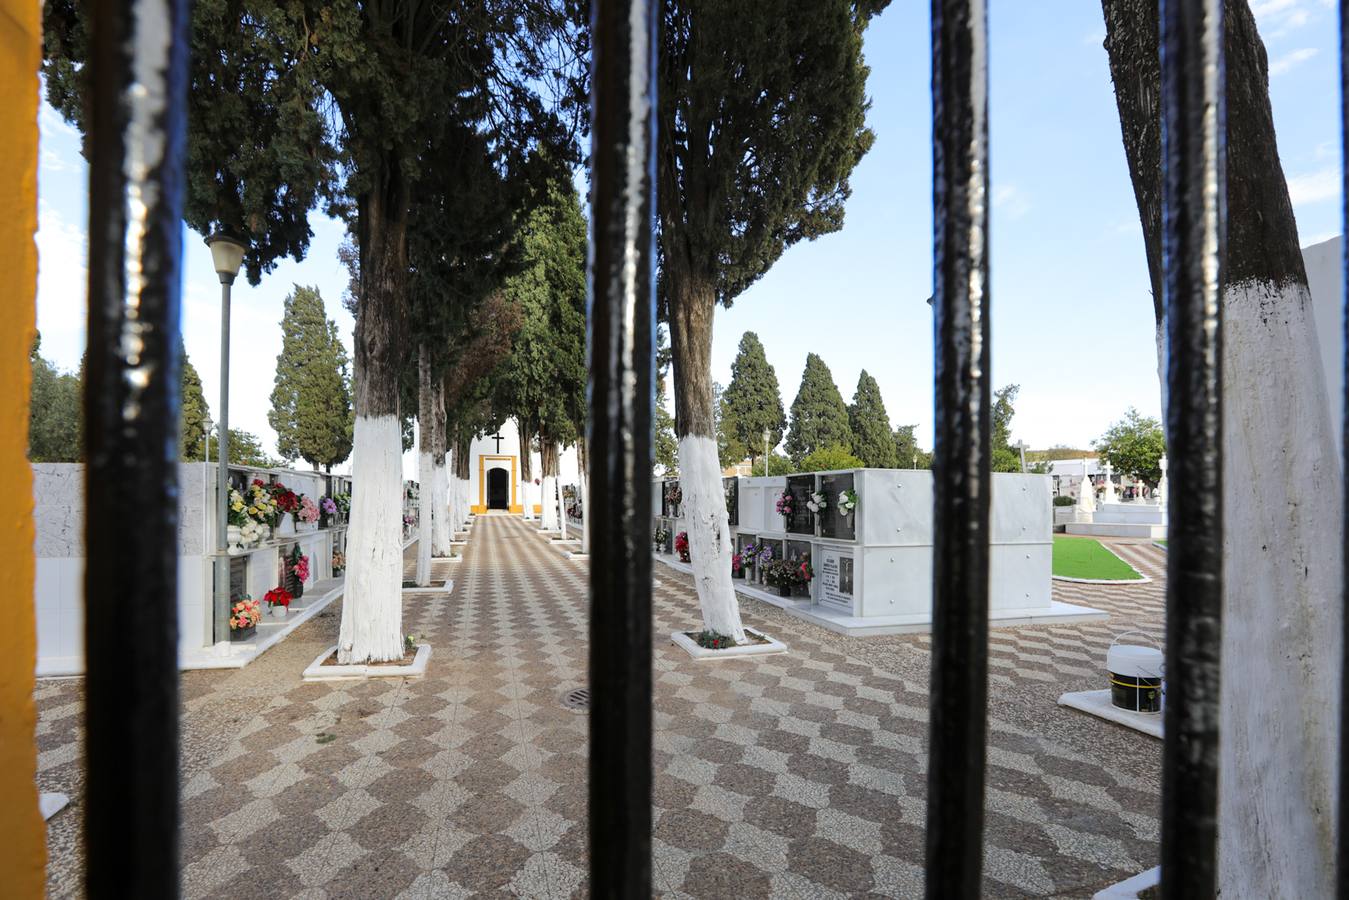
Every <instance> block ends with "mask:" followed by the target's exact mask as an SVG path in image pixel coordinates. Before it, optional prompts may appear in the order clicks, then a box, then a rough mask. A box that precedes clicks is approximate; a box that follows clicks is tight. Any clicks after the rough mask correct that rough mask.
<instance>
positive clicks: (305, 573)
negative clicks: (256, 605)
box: [282, 544, 309, 597]
mask: <svg viewBox="0 0 1349 900" xmlns="http://www.w3.org/2000/svg"><path fill="white" fill-rule="evenodd" d="M282 572H283V574H284V576H285V577H284V578H282V584H283V586H284V587H285V588H286V589H287V590H288V591H290V594H291V596H292V597H303V596H304V583H305V579H307V578H308V577H309V557H307V556H305V555H304V554H303V553H301V552H300V545H299V544H296V545H295V549H293V550H292V551H291V552H290V553H288V554H287V555H286V556H285V558H284V559H283V561H282Z"/></svg>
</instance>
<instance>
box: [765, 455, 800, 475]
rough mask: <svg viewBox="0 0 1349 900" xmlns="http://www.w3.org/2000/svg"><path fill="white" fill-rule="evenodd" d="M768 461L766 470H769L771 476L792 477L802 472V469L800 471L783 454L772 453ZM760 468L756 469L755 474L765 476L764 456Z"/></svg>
mask: <svg viewBox="0 0 1349 900" xmlns="http://www.w3.org/2000/svg"><path fill="white" fill-rule="evenodd" d="M767 459H768V465H767V467H766V468H767V469H768V474H769V475H792V474H794V473H796V472H799V471H802V470H801V469H798V468H797V467H796V464H795V463H793V462H792V461H791V460H790V459H788V458H787V457H785V456H783V455H782V454H781V453H770V454H768V457H767ZM758 466H759V468H757V469H755V470H754V473H753V474H755V475H763V474H764V468H765V466H764V457H762V456H761V457H759V461H758Z"/></svg>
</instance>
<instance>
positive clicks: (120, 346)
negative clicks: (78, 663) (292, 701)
mask: <svg viewBox="0 0 1349 900" xmlns="http://www.w3.org/2000/svg"><path fill="white" fill-rule="evenodd" d="M91 11H92V17H93V18H92V48H91V58H90V65H91V66H92V67H93V72H92V74H93V77H92V78H91V79H90V84H91V87H92V98H91V104H90V130H89V135H90V140H89V143H88V146H89V148H90V152H91V156H90V160H89V340H88V364H87V370H86V381H85V398H84V410H85V411H84V433H85V460H86V466H85V496H86V516H85V535H84V537H85V547H86V555H87V563H86V568H85V580H84V595H85V660H86V677H85V680H84V684H85V691H86V702H85V752H84V763H85V766H86V772H87V779H88V780H87V784H86V787H85V811H84V828H85V835H86V840H85V867H86V868H85V873H86V874H85V879H86V889H87V892H88V894H89V896H91V897H99V896H126V897H151V898H152V897H175V896H177V895H178V873H179V866H178V621H177V619H178V606H177V597H178V577H177V547H178V472H177V467H176V465H177V461H178V371H179V357H178V341H179V319H178V316H179V290H180V285H181V281H182V228H183V225H182V213H183V194H184V190H185V182H184V159H185V154H186V134H187V129H186V125H187V106H186V98H187V93H186V89H187V46H188V44H187V33H188V31H187V26H188V4H187V3H186V2H185V0H117V2H108V3H96V4H93V5H92V7H91ZM131 510H134V511H135V517H136V527H135V528H127V527H125V526H126V521H127V516H128V514H129V511H131Z"/></svg>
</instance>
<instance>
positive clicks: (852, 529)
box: [816, 472, 857, 541]
mask: <svg viewBox="0 0 1349 900" xmlns="http://www.w3.org/2000/svg"><path fill="white" fill-rule="evenodd" d="M851 490H853V473H852V472H840V473H839V474H837V475H821V476H820V493H822V494H824V495H825V497H827V498H828V499H829V505H828V506H826V507H825V508H824V509H823V510H821V511H820V514H819V515H818V516H816V518H817V519H819V521H820V537H827V538H838V539H840V540H845V541H851V540H854V539H855V538H856V536H857V513H856V511H854V512H853V513H851V514H849V515H844V514H843V513H841V512H840V511H839V508H838V497H839V494H842V493H843V492H844V491H851Z"/></svg>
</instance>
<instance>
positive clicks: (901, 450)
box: [894, 425, 932, 469]
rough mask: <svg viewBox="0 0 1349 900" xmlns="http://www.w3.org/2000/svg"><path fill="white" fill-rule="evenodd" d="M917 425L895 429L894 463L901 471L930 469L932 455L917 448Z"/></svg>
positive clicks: (901, 426)
mask: <svg viewBox="0 0 1349 900" xmlns="http://www.w3.org/2000/svg"><path fill="white" fill-rule="evenodd" d="M917 431H918V426H917V425H900V426H898V427H897V428H895V433H894V440H895V461H896V465H898V467H899V468H901V469H910V468H912V469H930V468H932V454H931V453H929V452H928V451H926V450H924V449H923V448H921V447H919V446H918V436H917Z"/></svg>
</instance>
